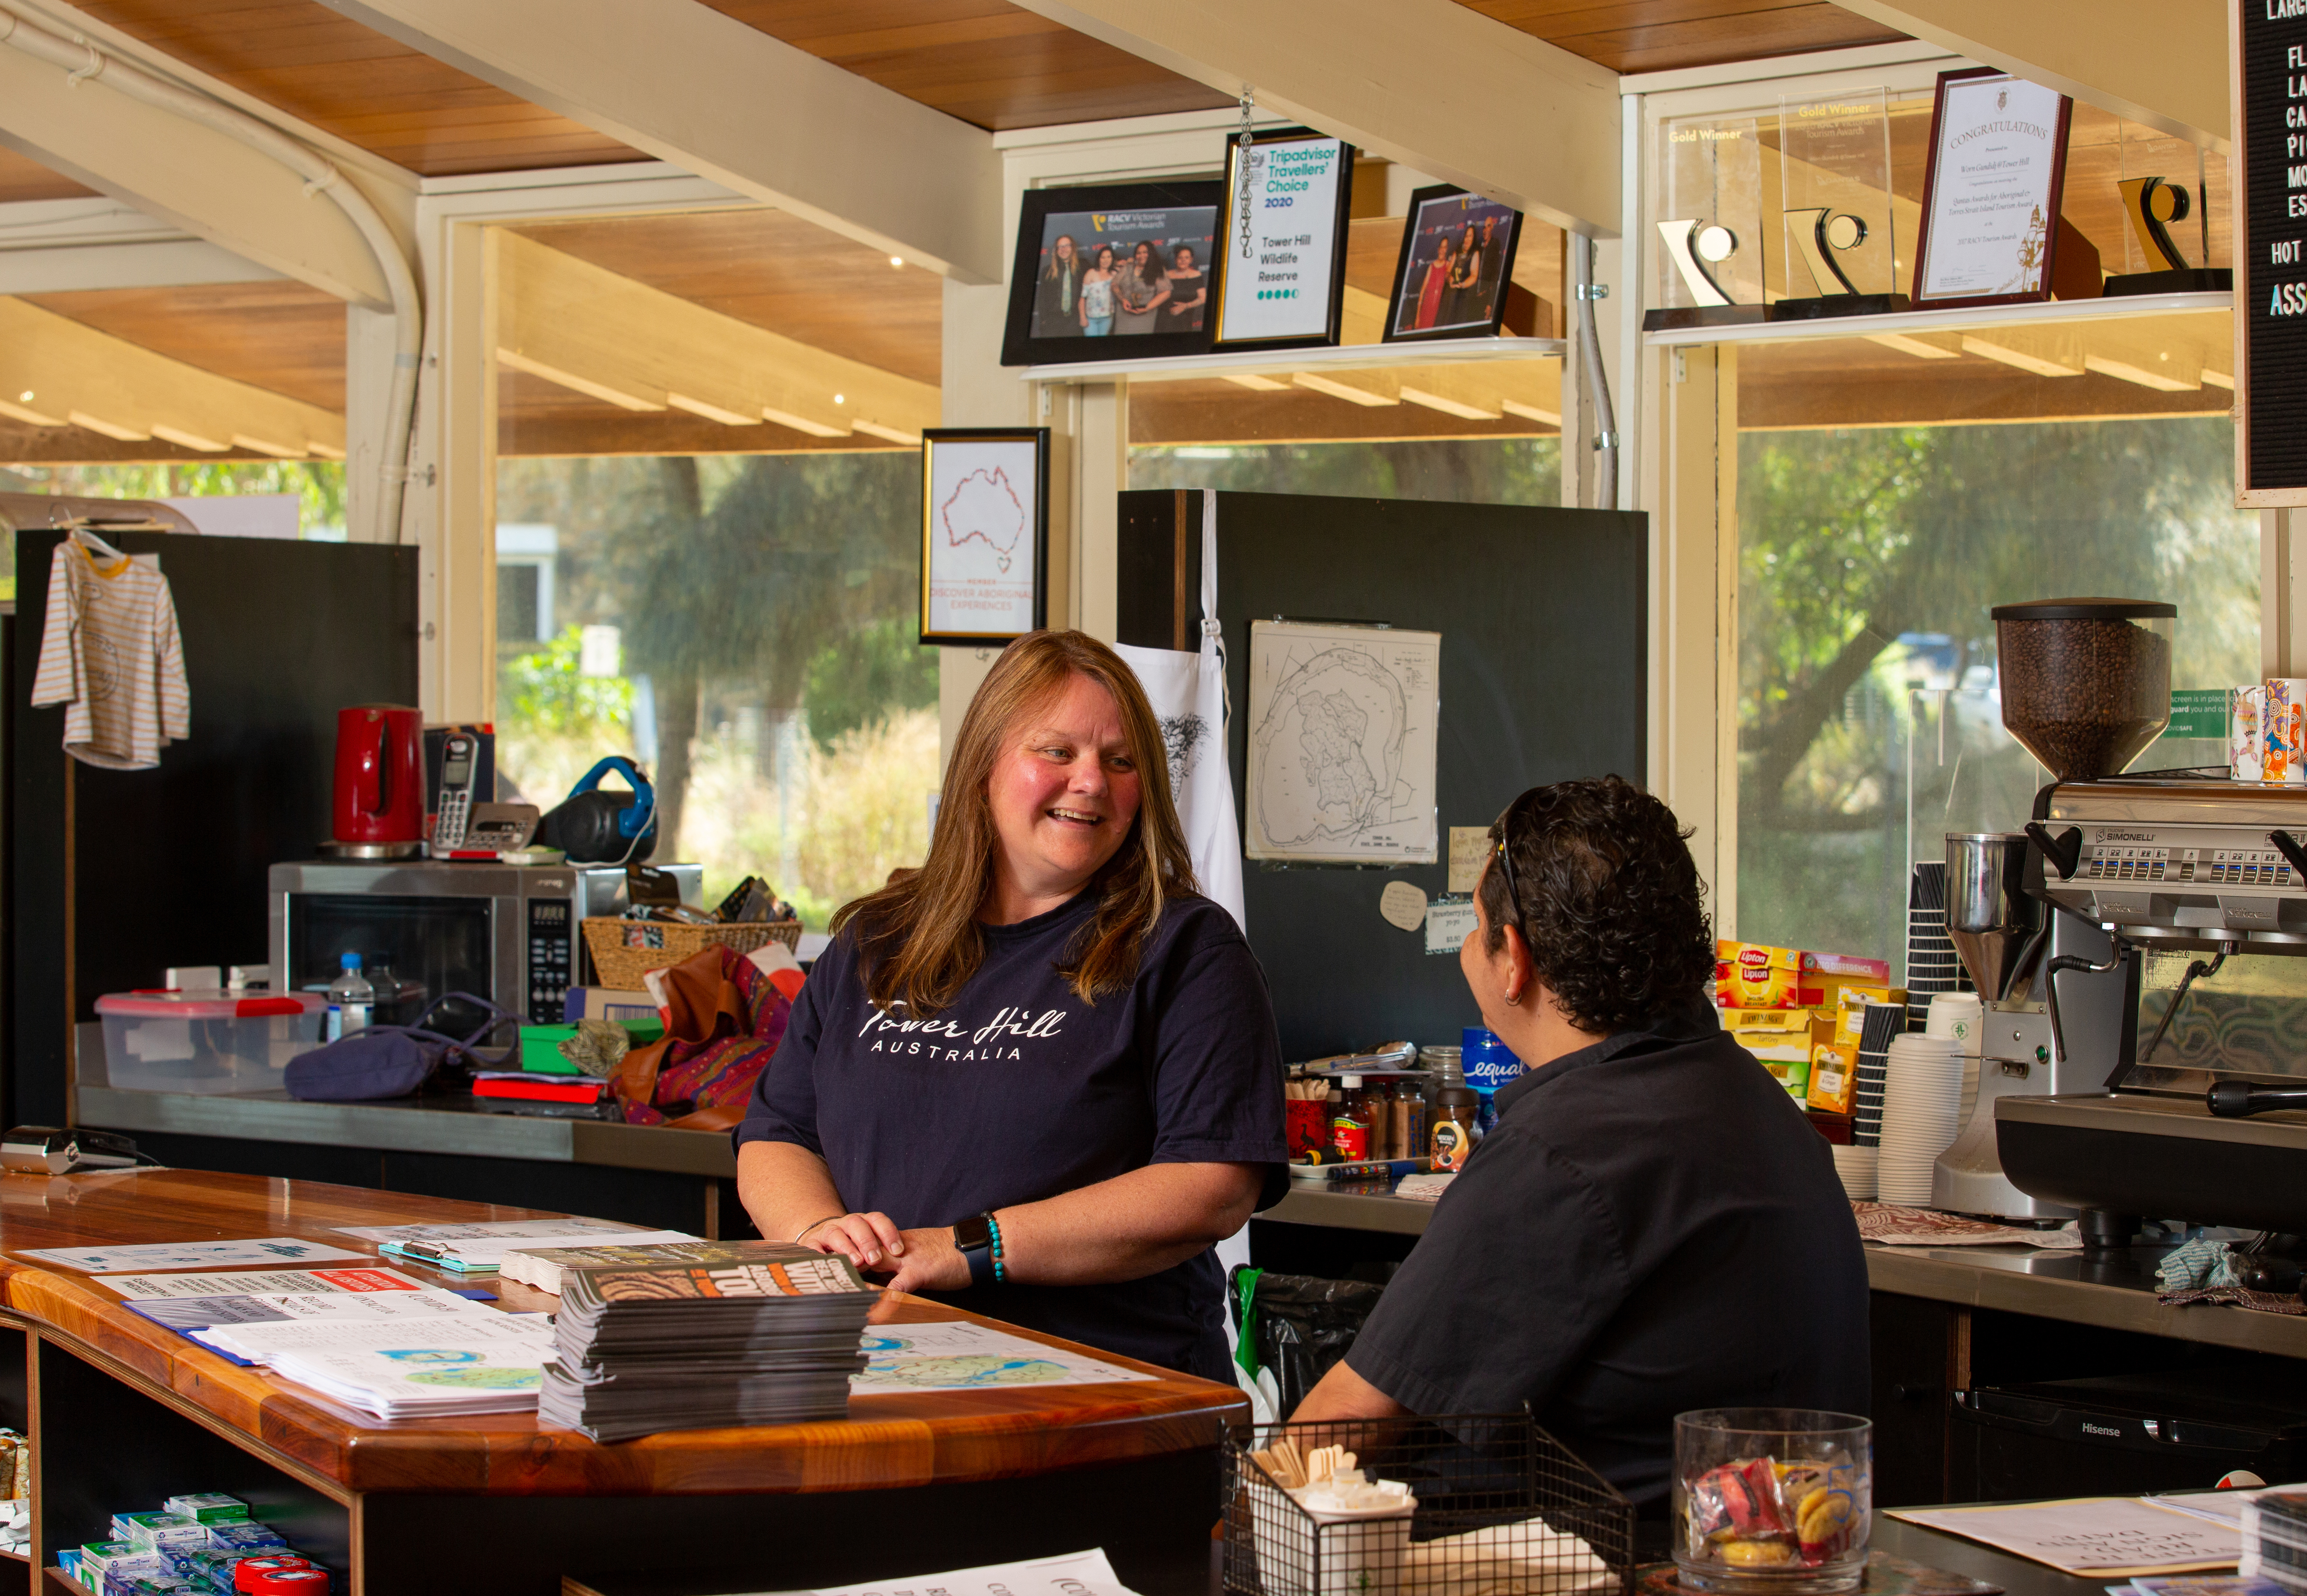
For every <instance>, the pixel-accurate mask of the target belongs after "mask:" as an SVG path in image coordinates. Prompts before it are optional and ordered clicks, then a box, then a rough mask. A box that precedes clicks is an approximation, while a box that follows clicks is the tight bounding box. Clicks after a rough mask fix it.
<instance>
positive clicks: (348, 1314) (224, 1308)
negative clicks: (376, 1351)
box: [128, 1288, 496, 1330]
mask: <svg viewBox="0 0 2307 1596" xmlns="http://www.w3.org/2000/svg"><path fill="white" fill-rule="evenodd" d="M128 1306H129V1310H130V1311H131V1312H133V1313H140V1314H142V1315H143V1316H144V1317H146V1318H148V1319H150V1320H151V1321H152V1322H153V1323H154V1324H156V1325H163V1326H167V1328H169V1329H171V1330H207V1329H210V1328H212V1327H213V1326H218V1325H272V1324H280V1325H287V1324H298V1323H302V1324H348V1323H351V1322H352V1321H354V1320H377V1319H390V1320H397V1321H399V1323H401V1324H407V1323H410V1322H412V1321H418V1322H430V1321H432V1320H434V1319H438V1318H441V1317H444V1316H446V1315H450V1314H461V1313H494V1312H495V1311H496V1310H495V1309H493V1308H490V1307H488V1306H487V1305H486V1304H485V1303H480V1302H475V1301H473V1300H471V1299H469V1298H466V1297H459V1295H457V1293H456V1292H454V1291H436V1290H432V1289H429V1288H427V1289H422V1290H418V1291H257V1292H252V1293H250V1294H248V1295H246V1296H241V1297H156V1298H150V1299H148V1300H145V1301H142V1302H132V1303H130V1304H129V1305H128Z"/></svg>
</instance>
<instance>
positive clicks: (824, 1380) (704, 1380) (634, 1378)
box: [537, 1243, 880, 1441]
mask: <svg viewBox="0 0 2307 1596" xmlns="http://www.w3.org/2000/svg"><path fill="white" fill-rule="evenodd" d="M733 1245H742V1244H733ZM752 1245H753V1246H754V1247H756V1248H762V1249H764V1250H765V1251H767V1250H768V1249H771V1248H774V1249H775V1253H776V1254H792V1253H795V1252H799V1253H801V1255H802V1256H800V1257H789V1256H763V1257H757V1258H754V1259H751V1260H728V1261H723V1262H709V1263H708V1262H699V1261H692V1260H673V1259H668V1260H667V1261H665V1262H662V1263H643V1264H626V1265H619V1266H613V1267H581V1266H579V1267H571V1268H568V1269H565V1270H563V1271H562V1280H561V1312H560V1315H559V1316H558V1320H557V1323H556V1326H555V1343H554V1351H553V1358H552V1359H551V1360H549V1361H547V1362H546V1363H545V1371H544V1385H543V1386H542V1388H541V1389H540V1390H539V1392H538V1394H537V1420H538V1422H540V1423H543V1424H554V1425H561V1426H563V1427H565V1428H567V1429H575V1430H579V1431H582V1432H583V1433H584V1434H585V1435H587V1436H589V1437H592V1438H593V1439H594V1440H596V1441H622V1440H630V1439H631V1438H632V1437H635V1436H647V1435H655V1434H656V1433H657V1432H658V1431H660V1430H669V1429H718V1428H720V1427H722V1426H725V1425H742V1424H802V1423H810V1422H814V1421H817V1420H829V1419H839V1418H841V1417H842V1416H843V1415H844V1414H845V1413H846V1412H847V1411H848V1406H849V1377H850V1376H852V1375H853V1374H856V1373H858V1372H860V1371H861V1370H862V1369H864V1367H865V1355H864V1352H863V1351H862V1345H861V1343H862V1336H863V1333H864V1329H865V1317H866V1315H867V1314H868V1313H869V1312H870V1311H871V1309H872V1307H873V1304H874V1302H875V1301H876V1300H879V1294H880V1293H879V1290H878V1289H877V1288H875V1287H873V1286H870V1285H868V1284H867V1283H865V1281H864V1280H863V1279H862V1278H861V1277H860V1276H859V1274H858V1273H857V1271H856V1269H855V1268H854V1267H853V1266H851V1264H850V1262H849V1260H848V1259H847V1258H845V1257H838V1256H835V1255H827V1254H819V1253H813V1252H808V1251H806V1249H802V1248H791V1247H788V1246H784V1245H782V1244H778V1243H753V1244H752Z"/></svg>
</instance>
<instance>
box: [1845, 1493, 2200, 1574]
mask: <svg viewBox="0 0 2307 1596" xmlns="http://www.w3.org/2000/svg"><path fill="white" fill-rule="evenodd" d="M2238 1510H2240V1508H2239V1507H2238ZM1889 1516H1891V1517H1892V1518H1898V1519H1904V1520H1906V1521H1907V1522H1908V1523H1917V1524H1921V1525H1922V1526H1923V1527H1924V1528H1925V1529H1931V1530H1941V1531H1944V1532H1946V1533H1948V1534H1950V1535H1960V1536H1961V1537H1963V1538H1964V1539H1965V1540H1977V1541H1981V1542H1983V1543H1985V1545H1988V1546H1991V1547H1994V1548H1995V1549H1997V1550H1999V1551H2007V1552H2011V1553H2013V1554H2015V1555H2017V1556H2019V1557H2025V1558H2028V1560H2030V1561H2032V1562H2037V1563H2045V1564H2048V1565H2049V1566H2051V1567H2054V1568H2056V1569H2058V1570H2060V1571H2061V1572H2063V1573H2066V1574H2072V1575H2082V1576H2085V1577H2088V1576H2090V1575H2119V1576H2122V1577H2123V1578H2129V1577H2131V1575H2154V1574H2191V1573H2197V1572H2206V1571H2208V1570H2212V1569H2219V1568H2232V1567H2234V1566H2235V1564H2236V1563H2237V1562H2238V1561H2239V1560H2240V1559H2241V1558H2242V1557H2243V1533H2242V1530H2241V1528H2240V1527H2239V1525H2238V1524H2237V1523H2234V1522H2229V1521H2227V1520H2226V1519H2225V1518H2224V1516H2219V1517H2213V1516H2209V1515H2206V1514H2202V1513H2200V1512H2189V1511H2186V1510H2184V1509H2182V1508H2179V1507H2176V1506H2167V1505H2165V1500H2164V1499H2163V1498H2159V1497H2078V1498H2075V1499H2073V1500H2070V1501H2060V1502H2023V1503H2020V1504H2017V1505H2015V1506H1990V1507H1900V1508H1893V1509H1891V1510H1889Z"/></svg>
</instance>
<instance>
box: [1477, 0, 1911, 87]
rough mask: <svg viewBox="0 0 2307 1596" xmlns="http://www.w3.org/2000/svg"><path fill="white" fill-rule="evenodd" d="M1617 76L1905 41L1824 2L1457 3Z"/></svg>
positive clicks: (1496, 0) (1552, 0)
mask: <svg viewBox="0 0 2307 1596" xmlns="http://www.w3.org/2000/svg"><path fill="white" fill-rule="evenodd" d="M1458 4H1461V5H1463V6H1466V7H1467V8H1468V9H1470V10H1473V11H1479V12H1480V13H1482V14H1483V15H1484V16H1488V17H1495V18H1497V20H1498V21H1501V22H1504V23H1505V24H1506V25H1507V26H1508V27H1510V28H1514V29H1518V30H1521V31H1522V32H1524V33H1529V34H1533V35H1535V36H1536V37H1538V38H1539V39H1544V40H1546V41H1547V42H1548V44H1552V45H1558V46H1560V47H1562V48H1564V49H1565V50H1568V51H1569V52H1570V53H1571V54H1572V55H1574V56H1584V57H1585V58H1586V59H1587V60H1589V61H1593V62H1598V63H1599V64H1602V65H1604V66H1607V67H1608V68H1609V69H1610V70H1611V71H1612V72H1617V73H1631V72H1664V71H1668V70H1669V69H1671V68H1674V67H1682V66H1715V65H1720V64H1722V63H1724V62H1730V61H1759V60H1762V59H1764V58H1765V57H1768V56H1793V55H1799V54H1801V53H1802V52H1804V51H1806V50H1835V49H1841V48H1844V47H1848V46H1850V45H1868V44H1886V43H1890V42H1891V41H1893V40H1897V39H1904V38H1905V37H1906V35H1905V34H1903V33H1900V32H1899V31H1898V30H1896V29H1892V28H1885V27H1883V26H1882V24H1881V23H1879V22H1871V21H1867V20H1866V19H1865V18H1864V17H1862V16H1859V15H1857V14H1856V13H1852V12H1848V11H1845V10H1843V9H1842V8H1841V7H1840V6H1839V5H1830V4H1825V3H1824V0H1458Z"/></svg>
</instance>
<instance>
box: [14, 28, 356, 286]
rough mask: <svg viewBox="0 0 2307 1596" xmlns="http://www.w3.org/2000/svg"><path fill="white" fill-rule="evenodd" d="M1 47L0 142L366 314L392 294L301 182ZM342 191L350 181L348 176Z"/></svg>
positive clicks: (257, 156)
mask: <svg viewBox="0 0 2307 1596" xmlns="http://www.w3.org/2000/svg"><path fill="white" fill-rule="evenodd" d="M65 77H66V74H65V73H64V72H63V71H61V70H60V69H58V68H56V67H55V66H51V65H49V64H47V63H45V62H42V61H39V60H36V59H34V58H33V57H32V56H28V55H25V54H23V53H22V52H21V51H18V50H13V49H8V48H4V47H0V143H4V144H5V145H7V146H8V147H9V148H10V149H13V150H18V151H20V152H21V153H22V154H25V155H29V156H30V157H31V158H32V159H35V160H37V161H39V162H40V163H41V164H42V165H44V166H47V167H51V168H52V169H54V170H56V171H58V172H62V173H64V175H65V176H69V177H71V178H73V179H74V180H75V181H77V182H81V183H84V184H88V186H90V188H94V189H98V190H99V191H101V192H102V193H107V194H110V195H111V196H112V197H113V198H115V199H116V200H119V201H120V202H123V203H124V204H128V205H133V206H134V207H135V208H136V209H137V210H142V211H143V212H144V213H145V214H147V215H149V216H153V217H157V218H159V219H162V220H164V221H167V222H168V223H170V224H172V225H174V226H176V227H180V228H182V229H183V230H184V231H185V232H187V233H190V234H192V235H193V236H196V237H200V238H204V239H206V240H208V241H209V242H210V243H211V244H215V245H220V246H221V247H223V248H225V249H227V250H230V251H232V252H233V253H235V254H237V255H241V256H244V257H245V258H247V259H248V260H251V261H254V262H257V263H258V264H259V265H262V266H267V267H270V268H271V269H272V270H275V271H278V272H279V273H281V274H282V275H283V276H286V277H292V278H295V279H296V280H297V281H299V282H303V283H309V284H311V285H312V286H313V287H316V288H320V289H322V290H323V291H325V292H327V293H330V294H333V295H335V296H337V297H338V298H339V299H344V300H348V301H350V302H352V303H353V304H356V305H364V306H365V307H367V308H369V309H372V310H390V308H391V305H392V298H391V293H390V288H389V287H388V286H387V285H386V282H385V279H384V272H383V270H382V268H381V267H380V266H379V265H378V264H377V261H376V257H375V255H374V254H373V253H371V251H370V249H369V246H368V244H367V242H366V240H364V238H362V236H361V235H360V231H359V229H358V228H356V227H354V226H353V224H352V222H351V221H350V220H349V219H347V217H346V216H345V213H344V212H343V211H342V210H339V208H338V207H337V206H335V205H332V204H330V203H329V202H326V201H324V200H315V199H313V198H311V197H309V196H307V195H306V194H305V193H304V180H303V179H302V178H300V177H298V176H296V173H294V172H292V171H290V170H289V169H288V168H287V167H285V166H283V165H281V164H280V163H279V161H277V160H274V159H272V158H271V157H270V156H267V155H264V154H262V153H260V152H258V151H257V150H253V149H251V148H250V147H249V146H248V145H246V144H244V143H242V142H240V141H239V140H237V139H235V138H233V137H232V136H230V135H229V134H227V133H220V132H219V131H217V130H216V129H214V128H211V127H208V126H206V125H204V124H200V123H196V122H192V121H189V120H187V119H185V118H184V117H182V116H174V115H172V114H170V113H169V112H167V111H163V110H160V109H159V108H157V107H152V106H149V105H146V104H145V103H144V102H143V101H142V100H138V99H131V98H130V97H129V96H128V95H125V94H123V93H121V92H119V91H118V90H115V89H113V88H111V87H109V86H108V85H107V83H106V82H105V81H104V80H103V79H102V78H98V79H97V80H96V81H95V82H91V83H87V84H83V85H81V86H78V87H74V86H73V85H71V84H69V83H67V82H66V81H65ZM346 180H347V181H350V180H351V179H350V178H349V177H347V179H346Z"/></svg>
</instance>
